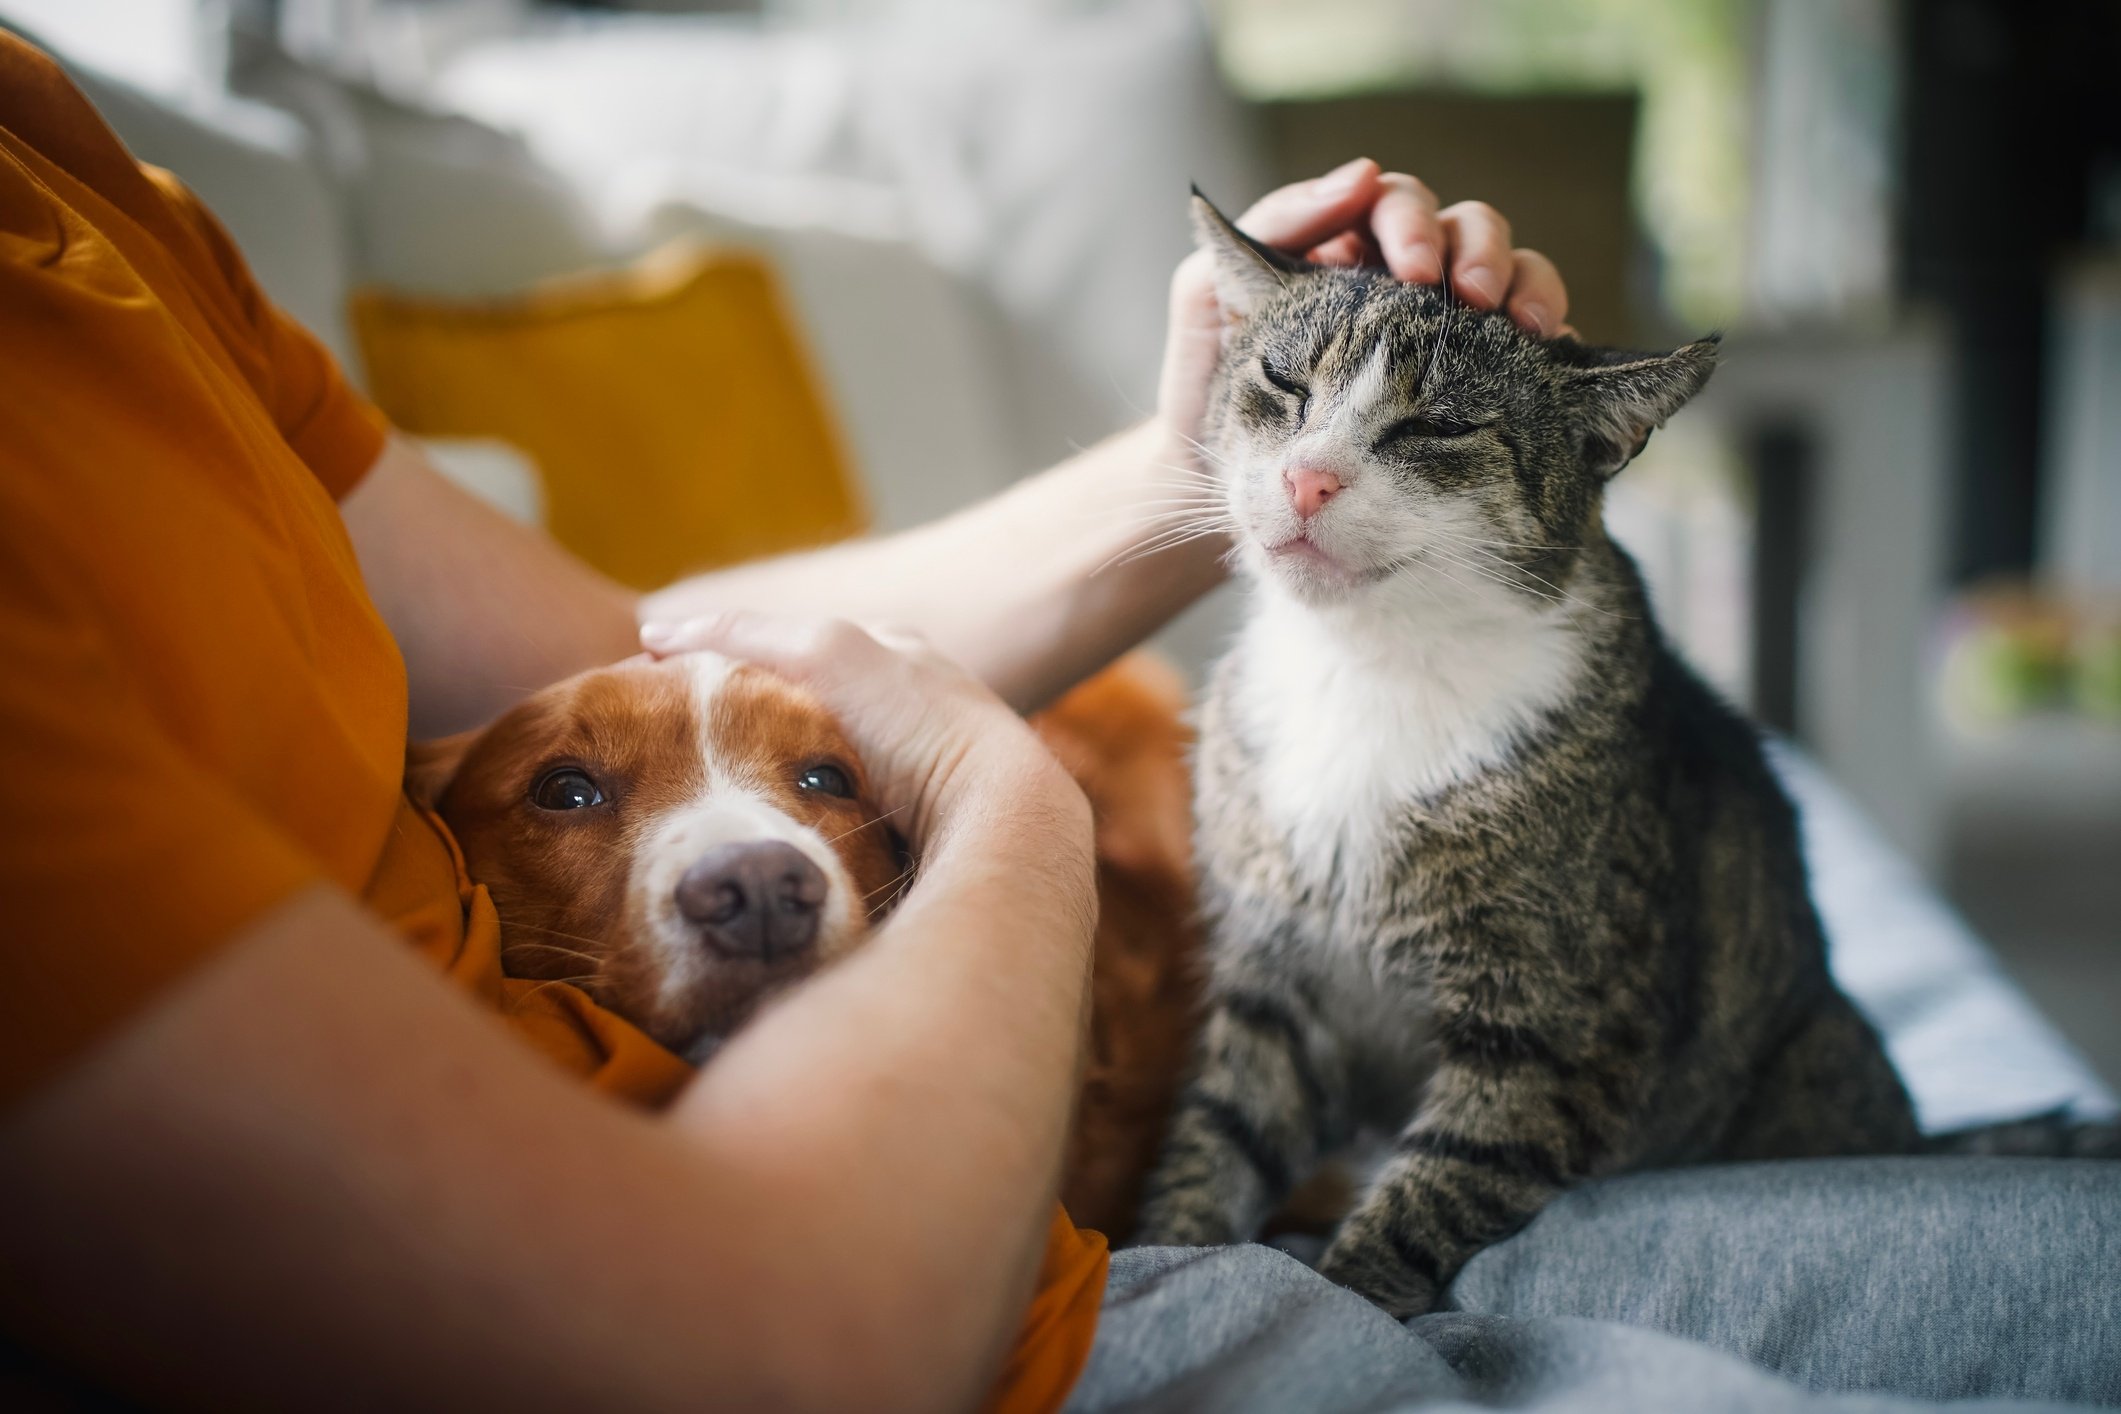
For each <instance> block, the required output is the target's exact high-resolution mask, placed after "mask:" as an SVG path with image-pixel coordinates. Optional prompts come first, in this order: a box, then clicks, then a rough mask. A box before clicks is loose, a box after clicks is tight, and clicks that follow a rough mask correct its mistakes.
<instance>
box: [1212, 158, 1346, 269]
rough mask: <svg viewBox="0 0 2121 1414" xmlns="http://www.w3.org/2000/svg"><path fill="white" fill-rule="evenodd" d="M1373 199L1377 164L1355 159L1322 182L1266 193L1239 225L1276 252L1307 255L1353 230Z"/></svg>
mask: <svg viewBox="0 0 2121 1414" xmlns="http://www.w3.org/2000/svg"><path fill="white" fill-rule="evenodd" d="M1376 199H1377V164H1376V163H1375V162H1373V161H1371V160H1370V159H1369V158H1367V157H1358V158H1356V159H1355V160H1354V161H1353V162H1347V163H1343V164H1342V165H1340V166H1338V167H1335V168H1334V169H1333V170H1332V171H1330V172H1328V173H1326V174H1325V175H1324V176H1323V177H1316V178H1313V179H1312V180H1310V181H1308V182H1297V183H1295V184H1294V185H1293V186H1286V187H1282V188H1279V189H1278V190H1275V191H1270V192H1268V193H1267V194H1266V195H1265V196H1263V197H1261V198H1260V199H1259V200H1258V201H1257V202H1255V203H1253V206H1252V209H1251V210H1249V211H1247V212H1246V213H1245V214H1244V215H1243V216H1240V217H1239V218H1238V219H1237V225H1238V229H1240V230H1242V231H1243V232H1244V233H1245V234H1246V235H1248V236H1250V237H1252V239H1254V240H1257V241H1264V242H1266V243H1267V244H1268V245H1270V246H1274V247H1276V248H1277V249H1281V250H1292V251H1295V250H1308V249H1310V248H1311V247H1312V246H1315V245H1318V244H1320V243H1322V242H1325V241H1329V240H1331V239H1332V238H1333V237H1335V236H1337V235H1339V234H1340V233H1341V232H1342V231H1345V230H1348V229H1349V228H1351V227H1353V226H1354V225H1355V224H1356V223H1358V222H1359V221H1361V220H1362V217H1363V213H1364V212H1366V211H1368V210H1369V209H1370V205H1371V203H1372V202H1374V201H1375V200H1376Z"/></svg>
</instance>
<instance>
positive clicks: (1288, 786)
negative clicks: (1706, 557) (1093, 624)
mask: <svg viewBox="0 0 2121 1414" xmlns="http://www.w3.org/2000/svg"><path fill="white" fill-rule="evenodd" d="M1196 215H1197V218H1198V222H1199V225H1200V229H1201V233H1202V238H1203V241H1204V243H1205V244H1206V245H1207V246H1208V247H1209V248H1210V249H1211V250H1213V251H1214V252H1215V254H1216V257H1217V262H1218V270H1219V279H1218V290H1219V294H1220V296H1221V298H1222V300H1223V302H1224V304H1225V306H1226V308H1228V309H1230V310H1231V312H1232V313H1233V315H1234V316H1236V322H1235V323H1234V324H1233V326H1232V329H1231V332H1230V337H1229V340H1228V343H1227V346H1226V349H1225V355H1224V359H1223V365H1222V368H1221V371H1220V372H1219V374H1218V383H1217V387H1216V393H1215V396H1214V399H1213V408H1212V410H1211V415H1210V423H1209V429H1208V433H1207V435H1206V438H1205V450H1206V452H1207V454H1208V456H1209V457H1210V458H1212V459H1213V460H1214V461H1215V462H1216V463H1217V465H1218V468H1219V473H1220V475H1221V476H1222V477H1223V480H1224V494H1225V495H1226V497H1227V503H1228V509H1229V512H1230V514H1231V515H1232V517H1233V519H1234V520H1235V521H1236V522H1237V525H1238V527H1239V528H1238V537H1237V538H1238V541H1239V547H1240V548H1239V554H1240V559H1241V562H1242V563H1243V565H1244V566H1245V568H1246V570H1247V577H1248V578H1249V579H1250V580H1251V581H1252V585H1251V591H1252V595H1253V600H1252V604H1251V608H1250V612H1249V615H1248V619H1247V622H1246V625H1245V628H1244V630H1243V632H1242V634H1241V636H1240V639H1239V641H1238V644H1237V646H1236V648H1235V649H1234V651H1233V652H1232V653H1231V654H1230V655H1229V656H1228V657H1227V658H1225V660H1224V661H1223V662H1222V663H1221V665H1220V666H1219V668H1218V670H1217V672H1216V675H1215V679H1214V683H1213V686H1212V689H1211V691H1210V693H1209V695H1208V699H1207V701H1206V704H1205V706H1204V711H1203V720H1202V732H1201V745H1200V756H1199V773H1198V774H1199V784H1198V812H1197V813H1198V841H1199V863H1200V867H1201V869H1202V872H1203V887H1204V891H1205V892H1204V899H1205V906H1206V911H1207V914H1208V918H1209V922H1210V926H1211V928H1212V943H1211V950H1210V966H1211V977H1210V982H1209V987H1208V1011H1207V1016H1206V1021H1205V1027H1204V1031H1203V1035H1202V1040H1201V1044H1200V1049H1199V1054H1198V1059H1197V1065H1196V1070H1195V1073H1194V1075H1193V1078H1192V1080H1191V1082H1190V1084H1189V1086H1188V1088H1187V1090H1186V1091H1185V1093H1184V1096H1183V1098H1182V1099H1181V1101H1180V1104H1179V1108H1178V1110H1177V1112H1176V1115H1175V1117H1174V1120H1173V1125H1172V1131H1171V1135H1170V1138H1169V1140H1168V1143H1167V1147H1166V1151H1165V1154H1164V1156H1163V1159H1162V1161H1161V1164H1160V1166H1159V1169H1158V1172H1157V1173H1156V1175H1155V1176H1154V1178H1153V1179H1152V1182H1151V1186H1150V1191H1149V1197H1148V1201H1147V1204H1146V1207H1145V1210H1144V1213H1143V1216H1142V1221H1141V1229H1140V1234H1139V1240H1142V1241H1153V1242H1180V1243H1210V1242H1225V1241H1231V1240H1235V1239H1241V1238H1244V1237H1247V1236H1250V1235H1252V1234H1253V1233H1254V1232H1255V1231H1256V1230H1257V1228H1258V1226H1259V1224H1260V1223H1261V1222H1262V1221H1263V1220H1264V1219H1265V1218H1266V1217H1267V1216H1268V1214H1269V1213H1270V1211H1271V1210H1272V1209H1273V1208H1274V1207H1275V1206H1276V1205H1277V1204H1278V1203H1279V1202H1280V1201H1281V1200H1282V1198H1284V1197H1285V1196H1286V1195H1287V1193H1288V1192H1289V1190H1290V1189H1291V1187H1292V1186H1293V1185H1294V1184H1296V1183H1298V1182H1300V1181H1301V1180H1303V1179H1304V1178H1305V1177H1306V1176H1307V1175H1308V1174H1309V1173H1310V1172H1311V1171H1312V1170H1313V1169H1314V1168H1316V1166H1317V1165H1318V1164H1319V1163H1320V1162H1321V1161H1322V1159H1324V1158H1325V1157H1326V1156H1327V1155H1329V1154H1331V1153H1332V1152H1333V1151H1334V1150H1336V1149H1337V1148H1339V1147H1340V1146H1342V1145H1344V1144H1345V1143H1347V1142H1348V1141H1349V1140H1351V1139H1352V1138H1353V1137H1355V1135H1356V1134H1357V1132H1358V1131H1359V1130H1364V1129H1371V1130H1382V1131H1384V1132H1385V1133H1387V1134H1389V1135H1391V1136H1393V1142H1394V1147H1393V1152H1392V1156H1391V1158H1390V1161H1389V1162H1388V1163H1387V1165H1386V1166H1385V1168H1384V1169H1383V1171H1382V1173H1381V1174H1380V1176H1379V1177H1378V1179H1377V1180H1376V1182H1375V1183H1374V1184H1373V1186H1372V1187H1371V1188H1370V1190H1369V1191H1368V1192H1367V1194H1366V1195H1365V1196H1364V1197H1363V1198H1362V1200H1361V1201H1360V1202H1359V1203H1358V1205H1357V1207H1356V1209H1355V1211H1354V1212H1353V1213H1352V1214H1351V1215H1350V1216H1349V1217H1348V1219H1347V1220H1346V1222H1345V1223H1344V1224H1343V1225H1342V1226H1341V1228H1340V1230H1339V1232H1338V1233H1337V1235H1336V1236H1335V1237H1334V1239H1333V1241H1332V1243H1331V1245H1330V1247H1329V1248H1328V1249H1327V1252H1326V1255H1325V1258H1324V1260H1323V1263H1322V1270H1323V1271H1324V1272H1325V1273H1326V1274H1327V1275H1329V1276H1331V1277H1333V1278H1334V1279H1335V1280H1338V1281H1340V1282H1342V1283H1344V1284H1346V1285H1348V1286H1351V1287H1353V1288H1355V1289H1356V1290H1358V1291H1360V1292H1362V1293H1363V1294H1364V1295H1366V1296H1369V1297H1370V1298H1371V1299H1373V1300H1375V1301H1376V1302H1378V1303H1379V1304H1380V1305H1382V1306H1384V1307H1385V1308H1386V1309H1387V1310H1389V1311H1392V1312H1393V1313H1395V1314H1398V1315H1408V1314H1413V1313H1417V1312H1420V1311H1423V1310H1426V1309H1428V1308H1429V1306H1430V1304H1431V1303H1432V1301H1433V1300H1434V1298H1435V1296H1436V1295H1437V1293H1438V1292H1439V1291H1440V1290H1441V1288H1442V1286H1443V1285H1444V1284H1445V1283H1446V1282H1448V1280H1449V1279H1450V1277H1451V1276H1452V1274H1453V1273H1454V1272H1455V1271H1456V1270H1457V1269H1458V1267H1459V1266H1460V1265H1461V1264H1463V1263H1464V1261H1465V1260H1466V1259H1467V1258H1468V1257H1469V1256H1471V1255H1472V1254H1473V1253H1474V1252H1475V1251H1477V1250H1478V1249H1480V1248H1481V1247H1482V1246H1484V1245H1486V1244H1488V1243H1490V1242H1493V1241H1494V1240H1496V1239H1497V1238H1499V1237H1501V1236H1503V1235H1504V1234H1507V1233H1508V1232H1510V1231H1512V1230H1513V1229H1515V1228H1517V1227H1518V1226H1520V1225H1522V1224H1523V1223H1524V1222H1525V1221H1527V1220H1528V1219H1529V1218H1530V1217H1531V1216H1532V1215H1534V1214H1536V1213H1537V1212H1538V1211H1539V1209H1540V1207H1541V1206H1542V1205H1544V1204H1545V1203H1547V1202H1548V1201H1549V1200H1551V1199H1552V1198H1553V1197H1554V1196H1555V1195H1556V1194H1558V1193H1560V1192H1561V1191H1562V1190H1563V1189H1565V1188H1567V1187H1569V1186H1570V1185H1572V1184H1575V1183H1579V1182H1581V1181H1583V1180H1585V1179H1587V1178H1591V1177H1594V1176H1597V1175H1601V1174H1609V1173H1613V1172H1616V1171H1620V1170H1624V1169H1630V1168H1637V1167H1643V1166H1648V1165H1657V1164H1668V1163H1679V1162H1687V1161H1693V1160H1701V1159H1708V1158H1753V1157H1768V1156H1794V1155H1822V1154H1846V1153H1879V1152H1895V1151H1905V1150H1910V1149H1912V1148H1914V1147H1915V1146H1916V1144H1917V1137H1916V1130H1915V1125H1914V1121H1913V1117H1912V1114H1911V1111H1910V1107H1909V1103H1908V1099H1907V1096H1906V1094H1905V1092H1904V1091H1903V1089H1902V1088H1901V1085H1900V1082H1899V1080H1898V1078H1897V1077H1896V1076H1895V1074H1894V1072H1893V1069H1892V1066H1891V1065H1890V1064H1889V1062H1888V1061H1887V1059H1886V1057H1885V1054H1884V1052H1883V1049H1882V1048H1881V1046H1880V1043H1879V1041H1878V1038H1877V1036H1876V1035H1875V1034H1874V1033H1873V1032H1872V1030H1871V1028H1870V1027H1869V1026H1868V1025H1867V1024H1866V1023H1865V1021H1864V1020H1863V1018H1862V1017H1861V1016H1859V1015H1858V1013H1857V1012H1856V1010H1855V1009H1854V1007H1853V1006H1852V1005H1851V1004H1850V1003H1849V1001H1848V1000H1847V998H1846V997H1844V996H1843V995H1842V994H1841V993H1840V992H1839V991H1838V990H1837V989H1836V988H1835V986H1834V984H1833V982H1832V980H1831V979H1830V978H1829V976H1828V974H1827V969H1826V963H1825V955H1824V948H1823V943H1822V938H1821V934H1820V929H1819V923H1818V920H1817V918H1816V916H1815V915H1814V912H1813V909H1812V905H1811V902H1810V899H1809V896H1808V894H1807V890H1806V884H1805V877H1804V870H1803V865H1802V862H1801V859H1800V856H1799V851H1798V837H1797V825H1796V820H1795V818H1794V813H1793V811H1792V808H1791V806H1790V804H1789V802H1788V800H1787V798H1786V797H1785V796H1784V794H1783V793H1782V791H1781V789H1780V788H1779V786H1778V785H1777V783H1776V781H1775V780H1774V779H1773V777H1772V776H1771V775H1770V773H1769V770H1768V768H1767V766H1766V764H1765V762H1764V760H1763V758H1762V755H1761V751H1760V747H1759V744H1758V742H1757V740H1756V738H1755V735H1754V732H1753V730H1752V728H1751V727H1750V726H1749V725H1748V724H1747V723H1746V722H1745V721H1743V720H1742V719H1741V718H1739V717H1738V716H1737V715H1736V714H1735V713H1734V712H1732V711H1731V710H1730V709H1729V708H1728V707H1726V706H1725V705H1724V704H1723V703H1722V702H1721V701H1719V700H1718V699H1717V698H1716V696H1715V695H1714V694H1713V693H1712V692H1711V691H1710V690H1709V689H1708V688H1706V687H1705V686H1703V685H1702V684H1701V682H1700V681H1699V680H1698V679H1696V678H1695V676H1694V675H1693V674H1692V673H1691V672H1690V671H1689V670H1688V669H1687V668H1686V666H1685V665H1684V664H1683V663H1681V662H1680V660H1679V659H1678V658H1677V657H1676V656H1674V654H1673V653H1672V652H1671V650H1670V649H1669V648H1668V647H1667V646H1666V645H1665V644H1664V642H1663V641H1662V639H1661V638H1660V636H1659V635H1658V632H1657V628H1656V625H1655V623H1654V622H1653V620H1652V618H1651V616H1650V609H1649V605H1648V602H1647V600H1646V598H1645V596H1644V592H1643V587H1642V584H1641V581H1640V579H1639V578H1638V576H1637V574H1636V572H1635V568H1634V566H1633V564H1632V563H1631V562H1630V561H1629V559H1628V557H1627V556H1626V555H1625V554H1624V553H1623V552H1622V551H1621V550H1620V549H1619V548H1618V547H1616V546H1615V545H1614V544H1613V543H1612V542H1611V541H1610V540H1608V539H1607V537H1606V535H1605V533H1604V530H1603V528H1602V524H1601V521H1600V513H1599V507H1600V500H1601V496H1602V488H1603V485H1604V482H1605V479H1606V478H1607V477H1608V476H1610V475H1611V474H1612V473H1613V472H1614V471H1617V470H1618V469H1619V468H1620V467H1621V466H1622V465H1624V464H1625V463H1626V462H1627V460H1628V459H1629V458H1631V457H1632V456H1633V455H1634V453H1635V451H1636V450H1638V449H1639V447H1640V445H1641V442H1642V440H1643V439H1644V438H1645V437H1646V436H1647V435H1648V433H1649V431H1650V429H1651V428H1652V427H1653V426H1655V425H1657V424H1659V423H1661V422H1662V421H1663V419H1664V418H1665V417H1666V416H1668V415H1669V414H1670V413H1671V412H1672V411H1673V410H1675V409H1676V408H1677V407H1678V406H1679V404H1680V403H1681V402H1683V401H1684V400H1685V399H1686V398H1687V397H1688V396H1690V395H1691V394H1692V393H1693V391H1694V390H1695V389H1697V388H1698V387H1699V386H1700V384H1701V383H1702V382H1704V381H1705V380H1706V378H1707V376H1708V373H1709V371H1710V368H1711V367H1712V363H1713V347H1712V346H1711V345H1707V344H1699V345H1691V346H1689V347H1688V348H1686V349H1682V350H1680V351H1679V352H1678V353H1675V354H1671V355H1666V356H1661V357H1621V356H1616V355H1609V354H1606V353H1603V352H1600V351H1595V350H1591V349H1587V348H1585V347H1583V346H1581V345H1578V344H1575V343H1574V342H1573V341H1567V340H1564V341H1560V342H1557V343H1552V344H1540V343H1538V342H1535V341H1534V340H1532V339H1530V338H1528V337H1526V336H1525V335H1523V334H1521V333H1520V332H1519V331H1518V330H1517V329H1516V328H1515V327H1514V326H1513V325H1512V324H1511V323H1510V322H1509V321H1508V320H1507V319H1506V318H1504V317H1502V316H1500V315H1481V314H1476V313H1474V312H1472V311H1471V310H1468V309H1465V308H1463V307H1454V306H1453V305H1452V304H1451V303H1450V302H1449V301H1448V300H1447V298H1446V297H1445V296H1444V295H1443V294H1442V293H1440V292H1438V291H1435V290H1429V289H1421V288H1415V287H1410V286H1405V285H1400V284H1397V283H1395V282H1393V281H1391V280H1390V279H1388V278H1386V277H1384V276H1382V275H1378V274H1370V273H1360V272H1351V271H1322V270H1318V269H1317V268H1315V267H1292V266H1290V265H1288V264H1287V263H1285V262H1282V261H1279V260H1276V259H1274V258H1272V257H1270V256H1268V255H1266V254H1265V253H1264V252H1261V251H1259V250H1258V249H1257V248H1255V247H1252V246H1251V245H1250V244H1249V243H1248V242H1246V241H1244V239H1243V238H1242V237H1240V236H1238V235H1237V234H1236V233H1235V232H1234V231H1233V230H1232V229H1231V228H1230V227H1229V226H1228V225H1227V223H1225V222H1223V221H1222V219H1221V218H1220V216H1219V215H1216V214H1215V213H1214V212H1213V210H1212V208H1208V207H1206V205H1205V203H1198V204H1197V207H1196ZM1298 463H1301V464H1304V465H1314V466H1316V465H1323V466H1326V467H1328V468H1329V469H1330V470H1331V471H1332V472H1333V473H1334V475H1335V476H1336V477H1337V478H1338V480H1339V481H1340V482H1342V483H1344V489H1343V490H1341V491H1340V492H1339V493H1338V494H1337V495H1336V496H1335V497H1334V499H1333V500H1332V501H1331V503H1330V504H1327V505H1326V506H1325V508H1324V509H1323V510H1322V511H1319V512H1318V513H1317V514H1316V516H1315V518H1313V519H1311V520H1309V521H1304V520H1302V519H1301V518H1299V517H1296V516H1295V515H1294V513H1293V512H1292V511H1291V509H1290V506H1288V505H1284V504H1282V501H1283V499H1284V498H1283V494H1282V490H1283V488H1282V485H1281V478H1282V476H1283V474H1284V472H1286V471H1287V470H1288V469H1289V468H1290V467H1291V466H1292V465H1296V464H1298ZM1290 536H1300V537H1301V539H1302V540H1303V542H1304V544H1303V547H1302V549H1301V553H1294V552H1292V551H1291V550H1290V549H1289V545H1290V543H1291V542H1290V541H1289V539H1288V537H1290ZM1277 544H1279V545H1281V547H1282V548H1281V549H1279V550H1277V549H1276V546H1277Z"/></svg>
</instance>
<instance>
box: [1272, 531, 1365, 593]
mask: <svg viewBox="0 0 2121 1414" xmlns="http://www.w3.org/2000/svg"><path fill="white" fill-rule="evenodd" d="M1260 548H1261V549H1262V550H1264V551H1265V552H1266V560H1267V565H1268V567H1269V568H1271V569H1272V570H1273V571H1274V572H1275V573H1277V574H1279V575H1281V576H1282V577H1283V578H1284V579H1285V580H1286V581H1288V582H1289V583H1290V584H1291V585H1293V586H1294V587H1295V588H1297V589H1300V590H1305V591H1310V592H1314V593H1317V592H1326V593H1333V592H1344V591H1347V590H1351V589H1354V588H1357V587H1358V586H1361V585H1365V584H1372V583H1375V582H1376V581H1377V580H1379V579H1381V578H1385V577H1387V576H1388V575H1389V574H1390V573H1391V569H1392V567H1390V566H1388V567H1386V569H1385V571H1384V573H1383V574H1380V573H1379V572H1378V571H1377V570H1376V569H1375V568H1372V567H1370V566H1366V565H1361V564H1352V563H1350V562H1349V561H1348V560H1347V559H1346V558H1345V557H1344V556H1343V555H1341V554H1336V553H1335V552H1333V551H1332V550H1329V549H1327V548H1326V547H1325V546H1323V545H1321V544H1319V543H1318V541H1317V540H1315V539H1313V538H1312V537H1311V536H1310V535H1309V534H1307V533H1306V532H1304V531H1301V530H1299V531H1297V532H1296V533H1295V534H1293V535H1289V536H1286V537H1284V538H1283V539H1280V540H1275V541H1271V542H1270V541H1266V540H1262V541H1261V542H1260Z"/></svg>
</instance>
